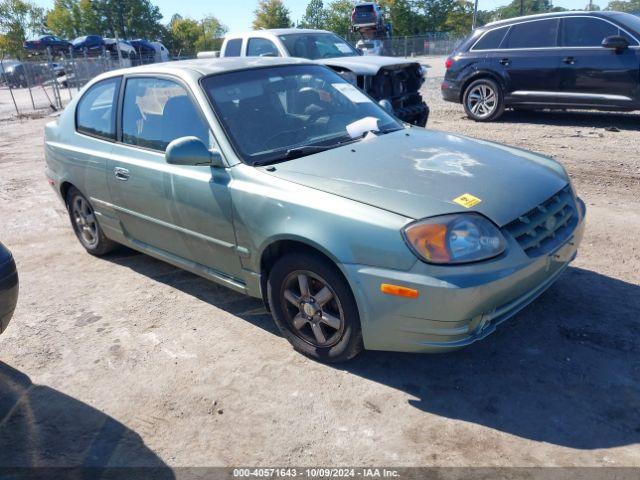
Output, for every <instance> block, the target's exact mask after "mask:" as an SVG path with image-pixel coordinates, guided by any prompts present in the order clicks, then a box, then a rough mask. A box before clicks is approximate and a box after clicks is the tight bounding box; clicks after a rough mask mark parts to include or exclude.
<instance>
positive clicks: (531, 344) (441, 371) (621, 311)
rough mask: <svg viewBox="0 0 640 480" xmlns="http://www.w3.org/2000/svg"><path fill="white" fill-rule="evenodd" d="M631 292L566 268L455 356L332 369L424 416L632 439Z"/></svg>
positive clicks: (262, 320)
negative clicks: (405, 399)
mask: <svg viewBox="0 0 640 480" xmlns="http://www.w3.org/2000/svg"><path fill="white" fill-rule="evenodd" d="M105 258H107V259H108V260H110V261H112V262H114V263H117V264H119V265H123V266H126V267H129V268H132V269H133V270H135V271H137V272H139V273H141V274H143V275H147V276H149V277H152V278H154V279H156V280H158V281H161V282H163V283H165V284H168V285H171V286H173V287H175V288H178V289H180V290H182V291H184V292H186V293H188V294H190V295H193V296H194V297H196V298H198V299H200V300H202V301H205V302H209V303H211V304H213V305H215V306H216V307H218V308H221V309H223V310H226V311H228V312H229V313H232V314H234V315H237V316H238V317H240V318H242V319H244V320H247V321H249V322H251V323H253V324H254V325H256V326H258V327H260V328H263V329H265V330H267V331H269V332H270V333H272V334H274V335H279V333H278V331H277V329H276V328H275V326H274V325H273V321H272V320H271V317H270V315H269V314H268V313H267V312H266V311H265V310H264V308H263V307H262V303H261V302H260V301H259V300H256V299H251V298H249V297H245V296H243V295H241V294H238V293H235V292H233V291H231V290H229V289H226V288H224V287H219V286H217V285H215V284H213V283H211V282H208V281H207V280H204V279H201V278H199V277H197V276H195V275H192V274H190V273H188V272H183V271H180V270H179V269H173V267H170V266H167V265H166V264H164V263H163V262H160V261H158V260H155V259H153V258H151V257H148V256H145V255H142V254H137V253H135V252H133V251H131V250H128V249H123V250H120V251H119V252H118V253H116V254H113V255H111V256H107V257H105ZM639 312H640V286H638V285H635V284H631V283H627V282H624V281H621V280H617V279H614V278H611V277H608V276H606V275H601V274H598V273H596V272H593V271H590V270H584V269H580V268H569V269H568V270H567V272H566V273H565V274H564V275H563V276H562V277H561V278H560V279H559V280H558V282H557V283H556V284H555V285H554V286H553V287H552V288H550V289H549V290H548V291H547V292H545V293H544V294H543V295H542V296H541V297H540V298H539V299H538V300H536V301H535V302H534V303H533V304H531V305H530V306H529V307H527V308H526V309H525V310H523V311H522V312H520V313H519V314H518V315H517V316H515V317H514V318H512V319H510V320H508V321H507V322H505V323H504V324H502V325H501V326H500V327H499V328H498V330H497V331H496V332H495V333H494V334H492V335H490V336H489V337H487V338H486V339H485V340H483V341H481V342H478V343H476V344H473V345H471V346H470V347H467V348H466V349H463V350H459V351H456V352H451V353H446V354H436V355H416V354H402V353H393V352H375V351H366V352H363V353H362V354H360V355H359V356H358V357H356V358H355V359H354V360H352V361H350V362H347V363H345V364H338V365H334V366H333V367H332V368H336V369H340V370H344V371H348V372H350V373H352V374H354V375H358V376H360V377H362V378H365V379H367V380H371V381H374V382H377V383H380V384H383V385H386V386H389V387H392V388H395V389H398V390H401V391H404V392H406V393H407V394H409V395H410V396H411V397H412V398H411V399H410V400H409V403H410V404H411V405H412V406H413V407H415V408H417V409H419V410H422V411H424V412H428V413H432V414H436V415H440V416H442V417H446V418H451V419H456V420H462V421H466V422H471V423H475V424H478V425H483V426H486V427H490V428H493V429H496V430H499V431H502V432H505V433H509V434H511V435H517V436H520V437H523V438H527V439H531V440H536V441H541V442H547V443H552V444H556V445H561V446H565V447H570V448H576V449H598V448H610V447H615V446H622V445H631V444H635V443H638V442H640V323H639V317H638V313H639Z"/></svg>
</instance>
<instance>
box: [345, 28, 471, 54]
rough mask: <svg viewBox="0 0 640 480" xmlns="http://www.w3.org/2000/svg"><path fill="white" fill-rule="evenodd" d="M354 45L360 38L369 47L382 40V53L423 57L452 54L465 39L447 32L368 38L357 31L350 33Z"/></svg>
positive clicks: (349, 37)
mask: <svg viewBox="0 0 640 480" xmlns="http://www.w3.org/2000/svg"><path fill="white" fill-rule="evenodd" d="M347 40H349V41H350V42H351V43H352V44H353V45H358V42H359V41H360V40H362V41H363V43H365V44H366V43H369V44H370V46H369V47H368V48H372V47H371V46H372V45H375V43H374V42H380V44H381V47H382V48H381V52H380V53H381V54H382V55H387V56H390V57H422V56H436V55H448V54H450V53H451V52H452V51H453V50H454V49H455V48H456V47H457V46H458V45H459V44H460V42H461V41H462V40H463V39H462V38H452V37H449V36H448V35H446V34H439V33H435V34H426V35H416V36H406V37H392V38H381V39H374V40H373V41H372V40H368V39H366V38H364V37H362V36H360V35H359V34H357V33H352V34H350V35H348V37H347Z"/></svg>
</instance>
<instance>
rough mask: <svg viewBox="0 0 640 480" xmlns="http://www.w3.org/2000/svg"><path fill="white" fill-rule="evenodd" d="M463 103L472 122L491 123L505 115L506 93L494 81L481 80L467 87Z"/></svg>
mask: <svg viewBox="0 0 640 480" xmlns="http://www.w3.org/2000/svg"><path fill="white" fill-rule="evenodd" d="M462 103H463V104H464V110H465V112H466V113H467V116H468V117H469V118H470V119H471V120H474V121H476V122H491V121H493V120H496V119H498V118H499V117H500V116H501V115H502V114H503V113H504V108H505V105H504V92H503V91H502V88H501V87H500V85H498V84H497V83H496V82H494V81H493V80H491V79H489V78H481V79H479V80H476V81H475V82H471V84H470V85H469V86H468V87H467V89H466V90H465V91H464V98H463V102H462Z"/></svg>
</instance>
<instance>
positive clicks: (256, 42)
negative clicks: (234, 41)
mask: <svg viewBox="0 0 640 480" xmlns="http://www.w3.org/2000/svg"><path fill="white" fill-rule="evenodd" d="M247 56H248V57H279V56H280V54H279V53H278V49H277V48H276V46H275V45H274V44H273V42H272V41H271V40H267V39H266V38H251V39H249V44H248V45H247Z"/></svg>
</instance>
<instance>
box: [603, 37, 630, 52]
mask: <svg viewBox="0 0 640 480" xmlns="http://www.w3.org/2000/svg"><path fill="white" fill-rule="evenodd" d="M602 46H603V47H604V48H611V49H613V50H616V51H618V52H621V51H622V50H626V49H627V48H629V42H628V41H627V39H626V38H624V37H621V36H619V35H614V36H611V37H607V38H605V39H604V40H603V41H602Z"/></svg>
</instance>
